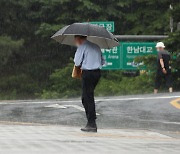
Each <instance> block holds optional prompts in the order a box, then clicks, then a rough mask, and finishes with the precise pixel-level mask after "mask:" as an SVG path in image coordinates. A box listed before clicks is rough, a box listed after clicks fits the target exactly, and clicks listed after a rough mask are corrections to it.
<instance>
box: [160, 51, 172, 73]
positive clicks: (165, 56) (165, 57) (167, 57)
mask: <svg viewBox="0 0 180 154" xmlns="http://www.w3.org/2000/svg"><path fill="white" fill-rule="evenodd" d="M160 59H163V62H164V67H165V69H166V70H168V69H169V62H170V59H171V56H170V53H169V52H168V51H166V50H164V51H158V58H157V61H158V62H157V64H158V70H161V69H162V67H161V64H160Z"/></svg>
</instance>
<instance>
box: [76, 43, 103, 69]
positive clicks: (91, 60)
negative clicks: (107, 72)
mask: <svg viewBox="0 0 180 154" xmlns="http://www.w3.org/2000/svg"><path fill="white" fill-rule="evenodd" d="M74 62H75V65H76V66H81V69H82V70H95V69H100V68H101V67H102V65H103V64H104V63H105V61H104V58H103V56H102V53H101V49H100V47H99V46H98V45H96V44H94V43H92V42H90V41H88V40H86V41H85V42H84V43H83V44H81V45H80V46H79V47H78V49H77V51H76V53H75V57H74Z"/></svg>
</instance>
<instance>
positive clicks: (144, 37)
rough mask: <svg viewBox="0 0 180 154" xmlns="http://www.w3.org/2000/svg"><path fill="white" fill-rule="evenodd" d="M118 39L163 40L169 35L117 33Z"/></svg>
mask: <svg viewBox="0 0 180 154" xmlns="http://www.w3.org/2000/svg"><path fill="white" fill-rule="evenodd" d="M115 36H116V38H117V39H118V40H129V41H131V40H149V41H150V40H151V41H152V40H163V39H165V38H168V35H115Z"/></svg>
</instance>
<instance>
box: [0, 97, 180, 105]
mask: <svg viewBox="0 0 180 154" xmlns="http://www.w3.org/2000/svg"><path fill="white" fill-rule="evenodd" d="M170 98H180V96H157V97H132V98H98V99H96V102H100V101H102V102H107V101H129V100H155V99H170ZM55 102H58V103H60V102H63V103H79V102H81V101H80V100H77V99H75V100H51V101H50V100H48V101H47V100H44V101H34V100H29V101H23V100H15V101H1V102H0V105H5V104H47V103H55Z"/></svg>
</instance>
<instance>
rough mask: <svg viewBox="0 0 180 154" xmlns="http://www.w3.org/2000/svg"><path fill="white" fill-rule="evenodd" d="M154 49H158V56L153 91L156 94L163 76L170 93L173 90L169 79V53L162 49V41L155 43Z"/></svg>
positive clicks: (163, 47)
mask: <svg viewBox="0 0 180 154" xmlns="http://www.w3.org/2000/svg"><path fill="white" fill-rule="evenodd" d="M156 49H157V51H158V57H157V72H156V79H155V89H154V93H155V94H156V93H157V92H158V89H159V87H160V85H161V82H162V79H163V78H164V79H165V81H166V86H167V87H168V88H169V92H170V93H171V92H173V88H172V81H171V67H170V54H169V52H167V51H166V50H164V49H165V46H164V43H163V42H158V43H157V44H156Z"/></svg>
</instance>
